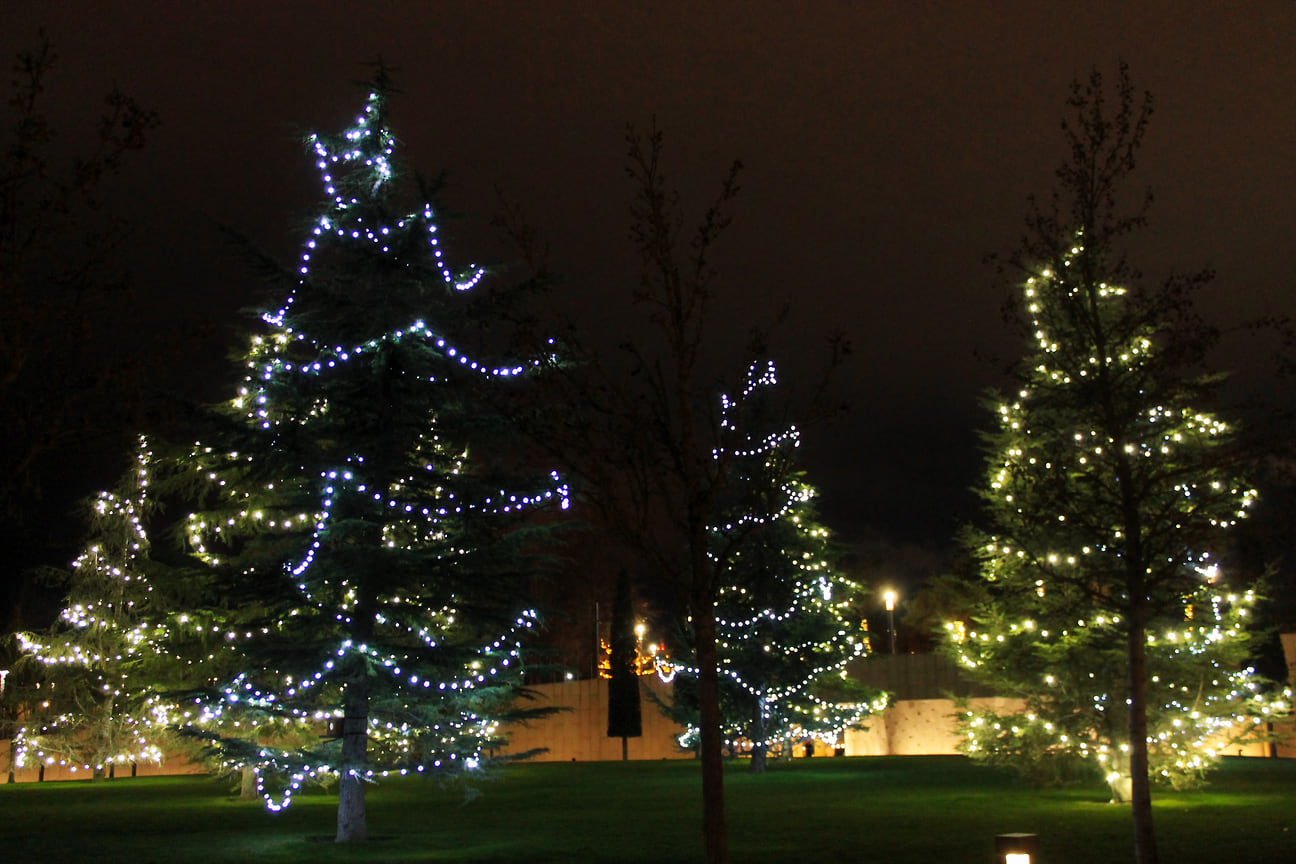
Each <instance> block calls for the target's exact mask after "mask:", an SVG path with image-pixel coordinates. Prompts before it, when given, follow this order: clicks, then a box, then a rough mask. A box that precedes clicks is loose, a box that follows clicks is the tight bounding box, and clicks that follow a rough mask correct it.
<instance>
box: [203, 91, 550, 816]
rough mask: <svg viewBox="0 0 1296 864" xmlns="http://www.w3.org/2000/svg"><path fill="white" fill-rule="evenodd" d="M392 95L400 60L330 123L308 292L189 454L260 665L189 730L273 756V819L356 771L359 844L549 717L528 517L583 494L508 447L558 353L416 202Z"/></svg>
mask: <svg viewBox="0 0 1296 864" xmlns="http://www.w3.org/2000/svg"><path fill="white" fill-rule="evenodd" d="M388 92H389V84H388V82H387V80H386V78H385V76H383V75H382V74H380V75H379V76H378V79H377V80H376V82H375V85H374V87H373V92H371V93H370V94H369V96H368V98H367V99H366V101H365V104H364V109H363V111H362V113H361V114H360V116H359V117H357V118H356V120H355V123H354V124H353V125H352V126H351V127H350V128H349V129H347V130H346V131H345V132H344V133H343V134H341V135H339V136H337V137H324V136H319V135H312V136H311V137H310V139H309V146H310V149H311V152H312V157H313V158H314V160H315V161H316V164H317V166H318V168H319V170H320V175H321V179H322V183H323V186H324V190H325V199H324V202H323V207H322V212H321V213H320V215H319V216H318V217H317V218H316V219H315V220H314V227H313V229H312V230H311V234H310V237H309V238H308V240H307V242H306V244H305V245H306V248H305V250H304V252H303V253H302V256H301V260H300V264H299V266H298V267H297V268H296V272H295V274H294V280H295V283H296V284H295V286H294V287H293V288H292V289H291V291H290V293H289V295H288V297H287V299H285V300H283V302H282V304H281V305H279V306H278V307H277V308H274V309H272V310H271V311H268V312H266V313H265V314H264V315H263V316H262V322H263V324H264V328H263V330H262V332H260V333H258V334H257V335H256V336H254V337H253V338H252V340H251V344H250V347H249V348H248V350H247V353H246V357H245V365H246V377H245V379H244V381H243V384H242V386H241V387H240V388H239V391H238V395H237V397H236V398H235V399H234V400H233V401H232V402H231V403H229V405H228V406H227V410H226V412H225V414H224V415H223V416H221V417H216V418H213V422H212V424H211V428H210V429H209V430H208V431H207V432H206V433H204V435H203V436H202V440H201V441H200V442H199V443H198V444H196V445H195V446H194V447H193V448H192V451H191V452H190V454H189V455H188V457H187V459H186V460H185V461H186V462H187V464H188V466H189V468H190V469H191V470H192V471H193V472H194V473H195V474H197V475H199V476H200V477H202V478H204V479H205V480H206V488H207V490H208V492H207V496H208V497H207V499H206V503H205V504H204V505H203V506H202V507H200V508H197V509H195V510H194V512H193V514H192V515H191V516H190V520H189V528H188V531H189V541H190V544H191V546H192V548H193V550H194V551H195V553H196V554H197V555H199V556H200V557H201V558H202V559H203V560H205V561H206V562H208V564H209V565H210V566H211V567H213V568H216V569H218V570H219V572H220V573H221V574H222V575H223V578H224V579H225V580H226V581H227V586H226V589H227V591H228V594H229V595H230V596H231V597H233V598H236V599H235V602H234V603H233V604H231V607H232V608H229V609H227V610H224V612H225V613H226V614H227V616H228V617H227V618H226V619H225V620H226V622H227V623H226V624H225V626H226V628H227V629H228V633H227V636H228V638H229V640H230V641H231V642H232V643H234V644H235V645H236V647H237V651H238V653H239V655H240V656H241V657H242V658H243V666H242V669H241V670H240V672H239V673H238V674H236V675H233V676H231V677H228V678H225V679H223V680H220V681H219V682H218V683H217V685H216V686H214V687H212V688H210V689H209V690H208V691H207V692H206V693H203V694H200V695H199V696H198V697H196V699H195V701H194V704H193V705H192V706H190V708H189V709H188V710H190V711H192V712H194V716H193V717H192V718H191V719H190V720H189V721H188V722H187V724H186V728H187V730H188V732H189V733H190V734H192V735H198V736H203V737H205V738H206V739H207V740H208V741H209V742H210V744H211V746H212V747H213V748H215V749H216V751H217V752H219V753H220V755H221V756H222V757H223V758H224V759H225V760H226V762H227V764H228V765H230V766H231V767H240V766H252V767H253V769H254V770H255V772H256V773H257V775H258V778H259V782H260V785H261V789H262V793H263V795H264V797H265V800H266V802H267V804H268V806H270V807H271V809H280V808H282V807H283V806H285V805H286V804H287V803H288V801H289V798H290V796H291V794H292V792H293V791H294V790H295V789H297V788H298V787H299V786H300V785H301V784H302V783H305V782H307V781H309V780H312V779H320V778H337V779H338V782H339V802H338V829H337V839H338V840H339V841H350V840H362V839H365V837H366V836H367V828H366V823H365V810H364V787H365V784H366V783H367V782H369V781H370V780H371V779H372V778H374V777H377V776H386V775H387V774H388V773H390V772H400V773H405V772H435V773H441V774H455V775H459V774H462V773H463V772H465V771H472V770H474V769H477V768H479V767H480V766H482V764H483V763H484V762H485V761H486V760H487V758H488V755H489V753H488V751H489V749H490V748H491V747H492V746H493V745H494V744H495V743H497V742H498V741H499V738H500V736H499V725H500V722H501V720H502V719H507V718H510V717H514V716H526V712H516V711H513V710H512V709H511V708H510V706H511V705H512V704H513V702H514V700H515V699H516V698H517V697H518V695H519V692H520V691H519V684H520V680H521V678H520V673H521V669H520V665H521V659H520V655H521V650H522V640H523V638H524V637H525V635H526V633H527V631H528V630H529V629H530V628H531V627H532V626H533V624H534V621H535V614H534V613H533V612H532V611H530V609H529V608H528V606H527V605H526V601H525V598H526V596H527V595H528V582H529V579H530V578H531V576H532V575H534V574H535V572H536V570H537V567H538V566H539V565H538V564H537V561H536V560H535V556H534V555H533V554H532V553H534V552H536V551H538V550H539V548H540V545H539V544H541V543H542V542H543V535H544V534H546V533H547V530H548V529H546V528H544V526H538V525H537V524H536V523H535V521H534V520H532V519H530V518H529V514H530V513H531V512H532V511H538V510H539V509H540V508H542V507H545V506H546V505H549V504H560V505H561V506H562V507H563V508H565V507H566V506H567V498H566V494H567V493H566V487H565V485H564V484H563V483H562V481H561V480H559V478H558V476H557V474H538V475H535V476H530V475H527V474H525V473H524V472H520V471H519V470H518V469H516V468H515V467H513V466H510V465H509V464H507V463H506V462H505V461H504V457H506V456H508V455H509V452H508V449H507V447H508V443H509V440H510V436H509V434H508V431H507V424H506V423H505V422H504V419H503V418H502V417H500V416H498V412H495V411H493V410H492V408H491V402H490V400H489V398H488V397H489V393H490V390H491V389H493V388H508V387H515V386H520V385H521V384H522V383H523V379H524V378H525V377H526V375H527V373H528V371H529V370H530V369H533V368H535V367H536V366H538V365H539V362H540V361H539V360H530V361H523V362H503V361H500V360H498V359H492V358H494V357H497V356H500V355H501V354H502V353H503V351H504V350H505V346H499V345H496V344H494V343H492V342H491V339H490V337H491V335H492V334H491V333H490V332H489V327H488V325H489V324H490V323H491V321H492V320H493V316H495V315H498V313H499V311H500V310H501V309H503V308H507V306H506V305H505V304H507V303H508V302H509V301H510V297H511V296H512V292H508V291H502V290H501V291H495V292H489V291H488V290H487V285H488V282H487V281H484V280H486V276H487V274H486V271H485V270H484V269H481V268H470V269H468V270H467V271H463V272H460V271H456V270H454V269H452V268H451V267H450V265H449V264H448V263H447V261H446V260H445V259H444V258H443V254H442V248H441V242H440V240H439V234H438V231H437V225H436V223H435V222H434V221H433V211H432V207H431V205H430V204H428V203H426V202H427V201H428V200H429V193H428V192H427V190H426V189H425V188H424V186H423V184H421V183H420V184H417V185H418V188H417V189H415V190H412V191H413V194H415V195H417V196H418V198H417V200H416V201H415V202H413V204H412V205H411V203H410V202H409V201H408V200H407V196H406V193H407V192H408V191H410V190H409V187H410V184H408V183H402V182H401V181H402V179H404V178H403V176H402V174H401V172H400V167H399V165H398V164H397V162H396V160H395V157H394V149H395V143H396V142H395V139H394V138H393V136H392V134H391V132H390V131H389V128H388V125H387V114H386V111H387V101H386V96H387V93H388ZM510 712H512V713H510ZM234 721H236V722H237V725H238V727H239V728H238V731H237V732H233V731H231V727H232V726H233V725H235V722H234ZM222 726H223V728H222Z"/></svg>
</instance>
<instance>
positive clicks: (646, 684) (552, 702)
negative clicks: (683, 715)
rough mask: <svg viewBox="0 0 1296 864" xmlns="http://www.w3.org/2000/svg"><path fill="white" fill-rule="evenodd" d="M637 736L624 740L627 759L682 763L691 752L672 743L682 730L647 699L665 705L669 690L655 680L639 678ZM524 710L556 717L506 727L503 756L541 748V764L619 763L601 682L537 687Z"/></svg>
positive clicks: (604, 686)
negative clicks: (539, 710) (549, 710)
mask: <svg viewBox="0 0 1296 864" xmlns="http://www.w3.org/2000/svg"><path fill="white" fill-rule="evenodd" d="M639 683H640V695H641V701H642V706H643V707H642V710H641V714H642V716H643V735H642V736H640V737H639V738H628V739H626V744H627V751H628V755H629V757H630V758H631V759H688V758H692V756H693V754H692V752H690V751H688V750H681V749H680V747H679V745H678V744H677V743H676V742H677V740H678V739H679V736H680V735H681V734H683V732H684V730H683V729H682V728H681V727H679V726H677V725H676V724H675V723H673V722H671V720H670V719H669V718H668V717H666V716H665V715H664V714H662V712H661V711H660V710H658V708H657V705H656V704H655V703H654V702H653V699H652V697H653V696H656V697H657V698H658V699H660V700H663V701H669V700H670V693H671V687H670V685H668V684H663V683H662V682H661V681H660V680H659V679H658V678H657V677H656V676H655V675H653V676H645V677H643V678H640V679H639ZM527 689H529V690H531V691H533V692H534V693H535V694H536V700H535V702H533V703H531V705H529V706H528V707H536V708H559V709H562V710H561V711H560V712H559V713H557V714H551V715H550V716H548V717H544V718H541V719H539V720H533V721H530V722H528V723H526V724H522V725H515V726H511V727H509V728H508V730H507V733H508V736H509V744H508V746H507V747H506V748H505V749H504V750H503V752H504V753H525V752H526V751H528V750H533V749H540V748H547V752H545V753H541V754H539V755H537V756H535V757H533V758H534V759H536V760H537V761H541V762H601V761H609V760H615V759H620V758H621V739H620V738H609V737H607V702H608V682H607V680H606V679H604V678H592V679H587V680H583V681H563V682H560V683H557V684H537V685H535V686H533V687H529V688H527Z"/></svg>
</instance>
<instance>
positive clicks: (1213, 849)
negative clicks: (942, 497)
mask: <svg viewBox="0 0 1296 864" xmlns="http://www.w3.org/2000/svg"><path fill="white" fill-rule="evenodd" d="M743 768H744V766H741V765H735V766H734V767H733V770H732V773H731V774H730V775H729V777H728V778H727V783H726V790H727V795H728V813H729V832H730V835H729V836H730V849H731V853H732V858H733V860H734V861H735V862H740V864H776V862H777V864H787V862H804V861H823V862H837V861H860V862H864V861H878V862H887V864H911V862H933V864H935V862H940V864H946V862H960V864H963V862H972V864H979V862H985V864H990V862H991V861H993V858H994V855H993V848H994V835H996V834H1000V833H1006V832H1010V831H1026V832H1031V833H1036V834H1039V835H1040V845H1041V854H1040V861H1041V864H1089V862H1093V864H1099V862H1101V864H1113V862H1120V861H1129V860H1131V859H1132V851H1131V840H1130V817H1129V810H1128V808H1125V807H1119V806H1114V805H1109V804H1107V803H1105V798H1106V795H1105V787H1101V786H1100V785H1093V786H1087V787H1079V788H1068V789H1049V790H1034V789H1030V788H1027V787H1025V786H1022V785H1021V784H1019V783H1018V782H1017V781H1016V780H1014V779H1013V778H1011V777H1009V776H1006V775H1003V774H998V773H995V772H992V771H989V770H987V769H982V768H978V767H976V766H973V765H970V764H969V763H968V762H967V761H966V760H965V759H963V758H961V757H945V756H913V757H882V758H858V759H856V758H850V759H846V758H840V759H813V760H796V761H795V762H793V763H791V764H785V765H778V766H776V767H775V769H774V770H773V771H772V772H771V773H770V774H767V775H765V776H764V777H752V776H750V775H748V774H746V773H745V771H744V770H743ZM1211 780H1212V782H1211V785H1210V786H1209V787H1208V788H1207V790H1206V791H1204V792H1195V793H1174V792H1162V793H1160V794H1159V795H1158V796H1157V799H1156V804H1155V809H1156V825H1157V839H1158V843H1159V845H1160V849H1161V857H1162V860H1164V861H1167V862H1173V864H1206V862H1211V864H1214V862H1223V861H1293V860H1296V804H1294V803H1293V802H1296V760H1262V759H1227V760H1225V763H1224V765H1223V766H1222V767H1221V768H1220V769H1219V770H1218V771H1216V772H1215V773H1214V774H1212V776H1211ZM482 793H483V794H482V795H481V796H480V797H478V798H476V799H475V800H473V801H470V802H467V803H465V801H464V796H463V794H462V792H461V791H457V790H454V789H441V788H439V787H438V785H437V784H436V783H434V782H428V781H426V780H423V779H401V780H388V781H384V782H383V783H382V784H381V785H378V786H376V787H371V790H370V792H369V799H368V800H369V830H370V834H371V835H373V839H372V840H370V842H368V843H365V844H356V845H352V846H345V847H339V846H337V845H336V844H334V843H332V842H331V838H332V833H333V826H334V820H335V801H336V799H335V798H334V797H333V796H331V795H328V794H324V793H319V794H300V795H298V796H297V797H295V798H294V799H293V804H292V807H290V808H289V809H288V810H287V811H286V812H284V813H279V814H273V813H268V812H266V811H265V810H264V808H262V807H261V806H260V804H259V802H256V803H248V802H240V801H237V800H235V799H233V798H231V797H230V796H229V795H228V794H227V791H226V788H225V787H223V786H219V785H216V784H214V783H213V782H212V781H210V780H207V779H205V778H191V777H185V778H180V777H176V778H169V777H168V778H150V779H135V780H130V779H126V780H114V781H111V782H99V783H91V782H89V781H80V782H70V783H44V784H34V783H33V784H18V785H0V860H3V861H6V862H9V861H12V862H49V861H94V862H96V864H98V862H111V861H123V862H124V861H129V862H132V864H147V862H158V864H161V862H186V861H202V862H245V861H271V862H298V861H300V862H312V864H325V862H335V861H365V862H405V861H431V862H449V864H468V862H472V864H478V862H480V864H485V862H501V864H504V862H509V864H511V862H581V864H593V862H607V864H613V862H627V864H636V862H642V864H650V862H651V864H669V862H696V861H701V841H700V837H699V832H700V825H701V814H700V791H699V768H698V765H697V763H695V762H692V761H677V762H628V763H620V762H603V763H581V764H574V763H536V764H531V765H517V766H513V767H511V768H509V769H508V770H506V771H504V772H502V773H501V774H500V775H499V776H498V779H497V780H496V781H493V782H489V783H487V784H486V785H484V786H483V787H482Z"/></svg>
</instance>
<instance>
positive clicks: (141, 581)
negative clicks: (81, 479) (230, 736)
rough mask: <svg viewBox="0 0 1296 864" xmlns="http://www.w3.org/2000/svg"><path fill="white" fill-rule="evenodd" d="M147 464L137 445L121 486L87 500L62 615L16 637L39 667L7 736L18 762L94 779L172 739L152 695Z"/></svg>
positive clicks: (158, 639) (160, 617)
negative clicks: (86, 534)
mask: <svg viewBox="0 0 1296 864" xmlns="http://www.w3.org/2000/svg"><path fill="white" fill-rule="evenodd" d="M150 467H151V466H150V453H149V449H148V446H147V444H146V443H145V442H143V441H141V442H140V446H139V449H138V451H137V453H136V457H135V465H134V467H133V468H132V470H131V471H130V472H129V473H128V475H127V476H126V478H125V479H124V480H123V482H122V484H121V485H120V487H119V488H118V489H117V490H116V491H113V492H101V493H100V494H99V495H98V497H96V498H95V499H94V502H93V505H92V526H93V529H94V533H93V539H92V541H91V543H90V545H89V547H88V548H87V549H86V551H85V552H83V553H82V554H81V555H80V556H78V557H77V559H76V560H75V561H74V562H73V563H72V573H71V579H70V582H69V587H68V595H67V604H66V606H65V608H64V609H63V611H62V613H61V615H60V616H59V620H58V621H57V622H56V623H55V624H54V625H53V626H52V627H51V628H50V630H49V631H48V632H47V633H39V634H38V633H19V634H18V641H19V645H20V647H21V649H22V651H23V652H24V660H25V661H26V662H27V664H28V665H35V666H36V667H37V671H36V673H35V676H34V681H33V682H32V686H31V687H30V689H28V691H27V693H28V696H29V697H30V698H29V699H28V705H27V706H26V707H27V711H26V713H25V716H24V718H23V723H24V725H23V727H22V728H20V729H19V730H18V734H17V735H16V736H15V739H14V755H15V758H16V760H17V762H18V763H19V764H20V765H22V764H26V763H29V762H36V763H38V764H42V765H64V766H68V767H70V768H71V770H72V771H74V772H75V771H78V770H86V771H92V772H93V774H94V776H95V777H99V776H102V774H103V773H104V771H105V769H107V770H108V771H109V773H110V774H111V772H112V770H113V769H114V767H115V766H116V765H121V764H132V765H133V764H134V763H135V762H138V761H146V760H147V761H153V762H160V761H161V760H162V756H163V751H162V748H163V747H164V746H166V745H167V744H169V743H173V736H172V735H171V734H169V733H168V731H167V728H166V722H167V717H168V705H167V704H166V703H165V702H164V701H163V699H162V697H161V696H160V694H159V693H158V685H159V683H160V679H163V678H165V677H166V673H165V672H164V671H163V669H162V666H163V665H166V654H165V648H164V647H163V646H164V644H165V642H166V624H165V623H164V619H165V617H166V615H165V613H164V612H163V611H162V610H160V609H159V608H158V607H159V604H158V603H157V602H156V601H157V597H156V595H155V592H154V591H153V586H152V584H151V582H150V578H149V574H148V571H149V570H150V569H151V567H150V561H149V549H150V543H149V538H148V533H147V530H146V514H147V513H148V511H149V510H151V509H152V503H151V501H150V492H149V485H150Z"/></svg>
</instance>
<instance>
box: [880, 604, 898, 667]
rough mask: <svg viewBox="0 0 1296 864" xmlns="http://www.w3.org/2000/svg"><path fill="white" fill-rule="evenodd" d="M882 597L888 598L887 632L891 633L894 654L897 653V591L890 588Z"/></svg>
mask: <svg viewBox="0 0 1296 864" xmlns="http://www.w3.org/2000/svg"><path fill="white" fill-rule="evenodd" d="M882 597H883V599H885V600H886V610H887V632H888V633H890V634H891V653H892V654H894V653H896V652H895V604H896V592H894V591H890V590H888V591H887V592H886V593H885V594H883V595H882Z"/></svg>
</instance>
